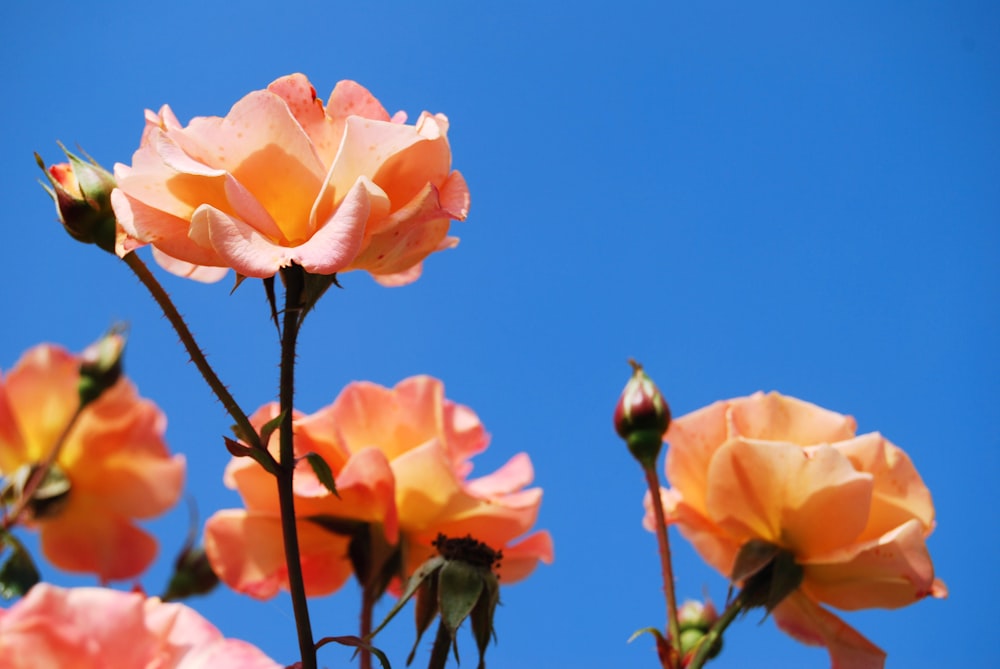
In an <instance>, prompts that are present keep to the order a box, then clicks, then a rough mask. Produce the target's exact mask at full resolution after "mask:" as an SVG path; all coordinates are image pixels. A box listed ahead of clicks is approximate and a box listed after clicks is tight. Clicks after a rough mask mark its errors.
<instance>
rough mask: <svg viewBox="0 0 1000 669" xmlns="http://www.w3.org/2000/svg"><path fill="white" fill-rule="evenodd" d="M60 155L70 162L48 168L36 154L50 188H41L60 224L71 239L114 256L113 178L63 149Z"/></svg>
mask: <svg viewBox="0 0 1000 669" xmlns="http://www.w3.org/2000/svg"><path fill="white" fill-rule="evenodd" d="M60 146H62V145H60ZM63 152H64V153H65V154H66V157H67V158H68V159H69V162H68V163H57V164H55V165H51V166H49V167H46V166H45V163H44V162H43V161H42V159H41V157H40V156H39V155H38V154H37V153H36V154H35V160H36V161H37V162H38V166H39V167H41V168H42V171H44V172H45V177H46V178H47V179H48V181H49V184H50V186H51V187H48V186H45V184H42V186H43V187H44V188H45V190H47V191H48V193H49V195H51V196H52V199H53V200H54V201H55V203H56V212H57V213H58V214H59V221H60V222H61V223H62V224H63V227H64V228H65V229H66V232H68V233H69V234H70V236H71V237H73V239H75V240H77V241H80V242H83V243H84V244H96V245H97V246H99V247H101V248H102V249H104V250H105V251H107V252H108V253H114V252H115V234H116V232H115V231H116V223H115V212H114V211H113V210H112V208H111V192H112V191H113V190H114V189H115V179H114V177H113V176H111V174H110V173H109V172H108V171H107V170H105V169H104V168H103V167H101V166H100V165H98V164H97V163H96V162H94V161H93V160H91V161H89V162H87V161H84V160H81V159H80V158H79V157H78V156H76V155H74V154H72V153H70V152H69V151H67V150H66V149H65V147H63Z"/></svg>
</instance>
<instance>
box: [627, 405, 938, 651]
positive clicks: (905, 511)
mask: <svg viewBox="0 0 1000 669" xmlns="http://www.w3.org/2000/svg"><path fill="white" fill-rule="evenodd" d="M855 431H856V424H855V421H854V419H853V418H851V417H850V416H843V415H841V414H838V413H834V412H832V411H827V410H825V409H822V408H820V407H818V406H816V405H813V404H809V403H807V402H803V401H801V400H797V399H794V398H791V397H784V396H782V395H779V394H777V393H770V394H767V395H765V394H763V393H756V394H754V395H752V396H750V397H744V398H739V399H734V400H729V401H724V402H717V403H715V404H712V405H710V406H708V407H705V408H703V409H700V410H698V411H695V412H693V413H690V414H688V415H686V416H683V417H681V418H678V419H676V420H674V422H673V423H672V424H671V426H670V429H669V431H668V432H667V441H669V442H670V448H669V450H668V451H667V479H668V481H669V482H670V485H671V486H672V487H671V489H670V490H664V491H662V497H663V501H664V505H665V507H666V510H667V522H668V523H676V524H677V525H678V527H679V528H680V531H681V533H682V534H683V535H684V536H685V537H686V538H687V539H688V540H689V541H691V542H692V543H693V544H694V547H695V549H696V550H697V551H698V552H699V553H700V554H701V556H702V557H703V558H704V559H705V560H706V561H707V562H708V563H709V564H711V565H712V566H713V567H715V568H716V569H718V570H719V571H720V572H722V573H723V574H726V575H727V576H728V575H731V574H732V573H733V567H734V563H735V559H736V556H737V554H738V552H739V550H740V548H741V547H742V546H744V545H745V544H747V542H749V541H751V540H757V541H761V542H767V543H768V544H773V545H774V546H777V547H778V548H780V549H781V550H783V551H787V552H788V553H790V554H791V555H792V556H793V557H794V561H795V564H797V565H798V566H800V567H801V568H802V572H803V576H802V581H801V584H800V585H799V587H798V588H797V589H795V590H794V591H793V592H792V594H790V595H788V596H787V597H786V598H784V599H783V600H782V601H781V603H780V604H778V605H777V607H776V608H774V610H773V615H774V618H775V620H776V622H777V623H778V626H779V627H781V629H783V630H785V631H786V632H788V633H789V634H791V635H792V636H793V637H795V638H796V639H798V640H800V641H803V642H805V643H808V644H813V645H823V646H826V647H827V649H828V651H829V653H830V657H831V659H832V661H833V666H834V667H835V668H840V669H847V668H848V667H850V668H851V669H869V668H876V667H882V666H883V664H884V660H885V654H884V653H883V652H882V651H881V650H880V649H879V648H877V647H876V646H875V645H873V644H872V643H871V642H870V641H868V640H867V639H866V638H864V637H863V636H861V635H860V634H859V633H858V632H857V631H856V630H854V629H853V628H851V627H849V626H848V625H846V624H845V623H844V622H843V621H842V620H840V619H839V618H837V617H836V616H834V615H833V614H832V613H830V612H829V611H828V610H827V609H825V608H823V607H822V606H821V604H828V605H830V606H834V607H837V608H840V609H844V610H856V609H866V608H898V607H901V606H906V605H907V604H912V603H913V602H916V601H918V600H920V599H922V598H924V597H927V596H928V595H932V596H935V597H943V596H945V594H946V590H945V587H944V584H943V583H941V582H940V581H939V580H936V579H935V578H934V567H933V565H932V564H931V559H930V555H929V554H928V551H927V547H926V544H925V539H926V538H927V536H928V535H929V534H930V532H931V530H932V529H933V527H934V506H933V504H932V503H931V496H930V492H929V491H928V490H927V487H926V486H925V485H924V483H923V481H922V480H921V478H920V476H919V474H917V471H916V469H915V468H914V467H913V464H912V463H911V461H910V459H909V457H907V455H906V454H905V453H904V452H903V451H902V450H901V449H899V448H898V447H896V446H894V445H893V444H891V443H889V442H888V441H887V440H886V439H885V438H883V437H882V436H881V435H880V434H878V433H869V434H865V435H861V436H855ZM648 502H649V500H648V496H647V514H646V520H645V523H646V526H647V527H652V524H653V517H652V514H651V513H650V512H649V509H648V506H649V505H648Z"/></svg>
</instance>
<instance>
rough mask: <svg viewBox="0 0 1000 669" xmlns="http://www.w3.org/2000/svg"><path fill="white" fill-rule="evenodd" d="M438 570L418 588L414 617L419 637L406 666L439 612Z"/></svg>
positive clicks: (410, 662) (414, 643)
mask: <svg viewBox="0 0 1000 669" xmlns="http://www.w3.org/2000/svg"><path fill="white" fill-rule="evenodd" d="M437 581H438V579H437V571H433V572H431V574H430V576H429V577H428V578H427V579H425V580H424V581H423V583H422V584H421V586H420V587H419V588H417V601H416V604H415V606H414V610H413V613H414V618H415V622H416V624H417V638H416V639H415V640H414V641H413V649H412V650H410V654H409V655H408V656H407V658H406V666H410V665H411V664H412V663H413V658H414V657H415V656H416V654H417V647H418V646H419V645H420V639H421V638H423V636H424V632H426V631H427V628H428V627H430V626H431V623H432V622H434V617H435V616H437V613H438V593H437V590H438V584H437Z"/></svg>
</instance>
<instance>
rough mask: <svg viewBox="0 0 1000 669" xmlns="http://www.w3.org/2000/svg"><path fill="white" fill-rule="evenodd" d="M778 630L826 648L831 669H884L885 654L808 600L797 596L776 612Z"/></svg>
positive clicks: (784, 601)
mask: <svg viewBox="0 0 1000 669" xmlns="http://www.w3.org/2000/svg"><path fill="white" fill-rule="evenodd" d="M772 614H773V615H774V621H775V622H776V623H777V624H778V627H779V628H781V629H782V630H783V631H785V632H786V633H787V634H789V635H791V636H792V637H794V638H795V639H798V640H799V641H801V642H802V643H805V644H809V645H810V646H826V649H827V651H828V652H829V653H830V660H831V662H832V664H831V669H883V667H884V666H885V653H884V652H883V651H882V650H881V649H880V648H879V647H878V646H876V645H874V644H873V643H872V642H871V641H869V640H868V639H866V638H864V637H863V636H861V635H860V634H859V633H858V632H857V630H855V629H854V628H852V627H850V626H849V625H847V624H846V623H845V622H844V621H843V620H841V619H840V618H838V617H836V616H835V615H833V614H832V613H830V612H829V611H826V610H825V609H823V608H822V607H819V606H817V605H816V604H814V603H813V602H811V601H810V600H809V598H808V597H806V596H804V595H802V594H801V593H799V592H793V593H792V594H791V595H789V596H788V597H786V598H785V599H784V600H783V601H782V602H781V603H780V604H779V605H778V606H777V607H776V608H775V609H774V611H772Z"/></svg>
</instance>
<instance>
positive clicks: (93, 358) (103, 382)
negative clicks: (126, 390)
mask: <svg viewBox="0 0 1000 669" xmlns="http://www.w3.org/2000/svg"><path fill="white" fill-rule="evenodd" d="M124 351H125V334H124V328H123V327H122V326H115V327H113V328H112V329H111V330H110V331H109V332H108V333H107V334H105V335H104V336H103V337H101V338H100V339H98V340H97V341H96V342H94V343H93V344H91V345H90V346H88V347H87V348H86V349H84V351H83V353H81V354H80V382H79V384H78V386H77V391H78V392H79V394H80V404H81V405H87V404H90V403H91V402H93V401H94V400H96V399H97V398H98V397H100V396H101V394H102V393H103V392H104V391H105V390H107V389H109V388H110V387H111V386H113V385H115V383H117V382H118V379H119V378H121V375H122V354H123V353H124Z"/></svg>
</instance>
